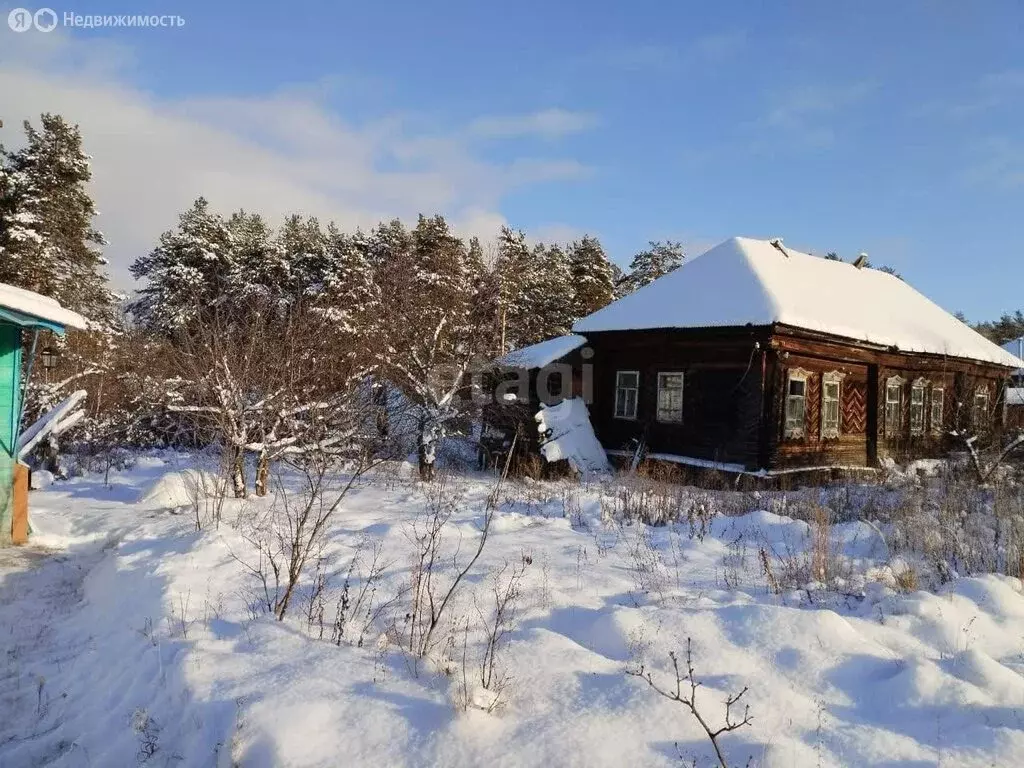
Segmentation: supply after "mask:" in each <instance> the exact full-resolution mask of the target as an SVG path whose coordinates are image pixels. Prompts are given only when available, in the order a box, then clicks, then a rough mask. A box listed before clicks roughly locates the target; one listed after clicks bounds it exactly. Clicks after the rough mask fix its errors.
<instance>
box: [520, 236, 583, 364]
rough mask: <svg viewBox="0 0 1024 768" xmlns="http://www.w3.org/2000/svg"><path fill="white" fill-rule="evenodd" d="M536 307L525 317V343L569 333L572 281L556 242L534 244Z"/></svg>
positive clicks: (571, 317)
mask: <svg viewBox="0 0 1024 768" xmlns="http://www.w3.org/2000/svg"><path fill="white" fill-rule="evenodd" d="M534 261H535V262H536V264H537V270H536V276H537V285H538V289H537V291H536V306H535V307H533V308H532V312H531V313H530V317H529V318H527V320H528V325H527V327H528V330H529V334H528V336H529V338H528V339H527V340H526V341H527V343H529V344H536V343H537V342H540V341H544V340H545V339H550V338H552V337H554V336H562V335H564V334H567V333H569V330H570V329H571V328H572V324H573V321H574V320H575V318H574V317H573V295H574V292H573V284H572V272H571V271H570V268H569V259H568V257H567V256H566V254H565V251H563V250H562V249H561V248H560V247H559V246H557V245H550V246H545V245H538V246H537V247H536V248H535V249H534Z"/></svg>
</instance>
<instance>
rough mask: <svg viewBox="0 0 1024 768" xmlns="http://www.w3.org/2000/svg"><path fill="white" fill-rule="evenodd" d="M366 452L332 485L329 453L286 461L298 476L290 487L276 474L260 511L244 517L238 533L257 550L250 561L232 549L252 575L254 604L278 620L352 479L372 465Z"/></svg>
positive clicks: (318, 552) (316, 553)
mask: <svg viewBox="0 0 1024 768" xmlns="http://www.w3.org/2000/svg"><path fill="white" fill-rule="evenodd" d="M372 464H373V462H372V461H371V460H370V459H368V458H367V457H365V456H361V457H359V458H357V459H356V460H355V461H353V462H352V463H351V464H350V465H349V467H348V479H347V480H344V481H342V482H341V483H340V485H338V486H334V487H332V483H331V480H332V479H334V477H335V475H334V472H333V470H334V462H333V460H332V459H331V457H329V456H328V455H326V454H324V453H320V454H308V455H305V456H302V457H301V458H298V459H296V460H291V461H289V462H288V466H289V468H290V469H292V470H293V475H294V476H296V477H297V479H298V482H299V486H300V488H299V490H298V491H295V492H293V490H292V489H290V488H289V487H288V484H287V483H286V482H285V479H286V478H285V477H284V476H283V475H282V474H280V473H276V474H275V491H276V492H275V494H274V498H273V499H272V501H271V503H270V504H269V506H267V507H265V508H264V511H263V512H262V513H260V512H257V513H255V514H254V515H253V516H252V517H251V518H250V519H247V520H243V528H242V530H241V533H242V536H243V538H245V540H246V541H247V542H248V543H249V544H250V545H251V546H252V548H253V549H254V550H255V552H256V558H255V562H253V561H252V559H251V558H249V557H240V556H238V555H234V553H232V554H233V555H234V557H235V559H236V560H237V561H238V562H239V563H241V564H242V565H243V566H244V567H245V568H246V569H247V570H248V571H249V572H250V573H251V574H252V575H253V576H254V577H255V578H256V580H257V583H258V585H259V593H258V596H257V601H258V606H259V608H261V609H263V610H266V611H268V612H270V613H273V614H274V616H275V617H276V618H277V619H278V621H282V620H283V619H284V617H285V614H286V613H287V611H288V607H289V605H290V603H291V601H292V598H293V596H294V595H295V590H296V587H297V586H298V584H299V582H300V580H301V579H302V576H303V573H304V572H305V569H306V566H307V564H308V563H309V562H310V561H311V560H313V561H316V560H317V559H318V558H320V557H321V556H322V554H323V547H324V544H325V541H326V536H327V531H328V526H329V523H330V521H331V518H332V517H333V516H334V514H335V512H337V510H338V508H339V507H340V506H341V503H342V501H344V499H345V497H346V495H347V494H348V492H349V491H350V490H351V489H352V487H353V485H355V483H356V482H357V481H358V480H359V478H360V476H361V475H362V474H363V473H364V472H365V471H366V470H367V469H369V468H370V467H371V466H372Z"/></svg>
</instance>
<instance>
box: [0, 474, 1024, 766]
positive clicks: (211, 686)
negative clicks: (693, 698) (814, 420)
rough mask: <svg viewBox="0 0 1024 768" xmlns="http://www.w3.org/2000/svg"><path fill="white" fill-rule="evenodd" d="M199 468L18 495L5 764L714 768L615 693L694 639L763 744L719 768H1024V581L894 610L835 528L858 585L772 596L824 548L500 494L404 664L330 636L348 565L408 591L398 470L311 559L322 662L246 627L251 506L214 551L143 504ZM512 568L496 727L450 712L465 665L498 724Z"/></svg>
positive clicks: (407, 504) (632, 690)
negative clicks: (462, 575) (491, 656)
mask: <svg viewBox="0 0 1024 768" xmlns="http://www.w3.org/2000/svg"><path fill="white" fill-rule="evenodd" d="M187 467H188V459H186V458H184V457H181V458H179V459H177V460H174V459H171V460H169V463H165V461H164V460H163V459H160V458H154V457H149V458H144V459H141V460H140V462H139V464H138V465H137V466H136V467H135V468H134V469H132V470H130V471H127V472H123V473H116V472H115V473H112V475H111V478H110V485H109V486H106V485H104V483H103V478H102V476H94V475H90V476H86V477H83V478H78V479H76V480H73V481H69V482H64V483H57V484H54V485H53V486H51V487H50V488H49V489H47V490H45V491H38V492H35V493H33V495H32V505H33V509H34V518H33V524H34V525H35V528H36V534H35V536H34V538H33V543H32V545H31V546H29V547H26V548H20V549H7V550H0V631H2V640H0V644H2V659H3V665H4V666H3V671H2V674H0V765H2V766H4V768H8V767H11V768H16V767H19V766H33V765H59V766H128V765H136V764H139V765H159V766H168V765H184V766H206V765H209V766H231V765H242V766H278V765H296V766H299V765H302V766H341V765H344V766H364V765H365V766H427V765H430V766H434V765H444V766H476V765H488V766H545V767H549V766H563V765H580V766H583V765H586V766H623V765H644V766H647V765H651V766H657V765H678V764H679V763H680V759H681V758H682V759H685V760H687V761H689V760H691V759H693V758H696V760H697V763H698V765H711V764H713V762H712V761H713V760H714V753H713V750H712V747H711V744H710V742H709V741H708V740H707V738H706V736H704V734H703V732H702V730H701V729H700V727H699V726H698V724H697V723H696V721H695V720H694V718H693V717H692V715H691V714H690V713H689V712H688V711H686V710H685V709H684V707H682V706H681V705H679V704H678V703H675V702H672V701H669V700H667V699H665V698H662V697H660V696H658V695H657V694H655V693H654V692H653V691H652V690H651V689H650V688H649V687H648V685H647V684H646V683H645V682H644V681H643V680H641V679H638V678H636V677H632V676H628V675H626V674H625V672H626V671H627V670H630V669H635V668H636V666H637V664H638V663H640V662H641V661H643V662H644V663H645V664H646V669H648V670H650V671H651V672H652V674H653V678H654V680H655V681H656V682H658V683H661V684H662V685H663V686H673V685H674V678H673V677H671V676H670V673H669V671H668V670H669V666H668V657H667V654H668V652H670V651H677V652H680V653H683V652H684V651H685V648H686V642H687V638H692V644H693V661H694V666H695V670H696V677H697V678H698V679H699V680H700V681H701V683H702V685H701V687H699V688H698V689H697V705H698V708H699V710H700V711H701V713H702V714H703V715H704V717H705V718H706V719H707V720H709V721H710V724H711V725H712V726H713V727H717V726H718V725H720V724H721V723H722V718H723V716H724V705H723V702H724V700H725V698H726V697H727V696H728V695H730V694H736V693H739V692H740V691H741V690H742V689H743V688H744V687H747V688H749V691H748V692H747V693H746V694H745V696H744V697H743V699H742V702H745V703H747V704H749V706H750V715H751V717H752V719H753V720H752V724H751V725H750V726H749V727H744V728H741V729H739V730H736V731H734V732H731V733H725V734H723V735H722V736H721V737H720V742H721V744H722V747H723V751H724V752H725V755H726V757H727V759H728V761H729V764H730V765H746V764H747V762H748V759H749V758H753V760H752V762H751V765H762V766H862V765H865V766H866V765H872V766H875V765H905V766H933V765H942V766H993V765H997V766H1010V765H1018V764H1020V759H1021V758H1020V756H1021V755H1022V754H1024V594H1022V589H1021V583H1020V581H1019V580H1017V579H1014V578H1009V577H1002V576H991V575H990V576H982V577H978V578H963V579H959V580H956V581H954V582H952V583H951V584H949V585H947V586H946V587H944V588H942V589H941V590H940V591H939V593H938V594H932V593H928V592H911V593H908V594H901V593H898V592H897V591H894V590H893V589H890V588H889V587H890V586H892V585H893V583H894V582H893V568H892V567H890V566H891V565H892V564H889V565H886V564H885V563H886V561H887V558H888V554H887V553H886V551H885V546H884V543H883V542H882V541H881V538H880V536H879V532H878V531H877V530H876V529H875V528H873V527H871V526H869V525H866V524H863V523H847V524H843V525H837V526H834V527H832V529H831V532H830V542H829V544H830V548H831V551H832V552H833V553H836V555H838V556H840V559H841V560H842V562H844V563H845V564H846V567H849V568H850V569H851V571H850V573H849V574H848V575H847V577H846V579H845V581H844V583H846V584H847V585H848V588H847V589H840V590H837V591H836V590H834V591H831V592H827V593H826V592H822V591H815V590H806V589H802V588H799V585H797V584H788V583H787V584H783V585H782V586H781V588H780V589H779V590H774V589H771V588H769V578H768V576H766V574H765V573H764V570H763V568H762V566H761V565H760V561H761V552H762V550H763V551H764V552H765V554H766V555H767V557H768V558H769V561H770V563H771V564H772V565H771V568H772V570H773V577H774V578H775V579H776V580H778V581H785V580H784V579H783V578H782V573H783V571H784V570H785V568H786V567H787V563H788V564H789V566H792V564H793V563H794V562H797V561H800V560H801V558H804V557H805V556H806V555H807V552H808V547H809V545H810V543H811V540H812V539H813V532H812V530H811V529H810V528H809V527H808V525H807V524H806V523H803V522H800V521H795V520H790V519H788V518H785V517H780V516H778V515H774V514H771V513H768V512H753V513H749V514H746V515H743V516H739V517H730V518H717V519H715V520H713V521H712V522H711V524H710V528H709V530H708V531H707V535H706V536H704V537H703V539H701V537H700V536H699V535H695V536H693V537H692V538H691V535H690V534H691V528H690V526H689V525H686V524H682V525H677V526H664V527H658V528H648V527H646V526H643V525H614V524H602V522H601V519H600V514H599V509H600V498H601V494H602V493H606V492H607V491H608V489H602V488H601V487H600V486H597V485H592V486H589V487H580V486H572V485H570V484H568V483H566V484H564V485H559V486H547V487H545V488H544V489H543V490H542V491H538V490H537V487H536V486H532V485H524V486H520V485H517V484H510V485H509V486H508V487H507V488H506V489H505V493H504V495H503V501H502V504H501V508H500V511H499V513H498V516H497V517H496V518H495V520H494V523H493V527H492V531H491V536H490V538H489V540H488V541H487V544H486V547H485V549H484V553H483V555H482V557H481V560H480V561H479V562H478V563H477V565H476V567H475V568H474V569H473V570H472V571H471V572H470V574H469V576H468V577H467V580H466V582H465V589H464V590H463V591H462V592H461V593H458V595H457V597H456V600H455V603H454V604H453V605H452V606H451V607H450V608H449V609H448V611H449V613H448V615H447V618H448V619H450V621H445V622H444V629H443V634H444V635H445V637H446V638H447V639H446V640H445V641H443V642H441V643H440V644H439V645H438V649H437V651H436V652H435V653H434V654H433V655H432V660H431V661H430V662H428V663H423V664H420V665H416V664H415V663H414V662H413V660H412V659H411V658H410V657H409V656H408V654H407V653H405V652H404V651H403V650H402V649H401V648H400V647H399V645H398V643H397V640H398V633H397V632H393V633H391V635H390V636H389V635H388V634H381V633H380V632H378V629H379V627H378V626H377V625H375V626H374V628H373V629H372V630H368V631H367V632H366V633H365V634H364V638H363V640H364V641H363V643H362V645H361V646H360V645H359V644H358V642H357V641H356V638H354V637H352V636H351V635H352V634H353V633H352V632H349V633H347V634H348V636H347V637H346V638H345V639H344V640H343V641H342V643H341V644H340V645H336V644H334V643H332V642H330V641H329V638H330V636H331V625H332V624H333V621H334V618H335V609H336V606H337V604H338V602H339V599H341V597H342V592H343V584H344V581H345V577H346V574H348V573H350V564H351V561H352V558H353V556H356V554H357V553H358V557H359V560H360V563H361V565H359V566H358V567H356V568H354V569H352V571H351V573H352V574H353V578H352V579H351V582H352V583H351V585H350V586H351V587H352V591H351V592H350V597H351V595H352V594H355V592H356V591H357V589H358V580H357V579H356V578H355V576H354V574H357V573H364V574H365V572H366V570H367V563H368V562H369V560H370V559H371V558H370V555H369V553H370V552H371V551H372V549H373V546H374V544H379V545H380V546H382V548H383V550H382V551H383V554H382V561H383V562H385V564H386V567H385V568H384V569H383V572H382V576H381V581H380V583H379V585H378V591H377V597H376V598H375V600H376V603H375V605H383V604H384V603H386V601H387V600H388V599H389V597H390V596H392V595H394V594H396V593H398V592H399V591H400V590H401V589H402V588H403V587H404V586H405V585H407V584H408V583H409V565H410V561H411V553H412V543H411V541H410V530H411V529H410V526H411V524H412V522H413V521H414V520H415V518H416V517H417V515H419V514H421V513H422V511H423V509H424V505H425V504H426V498H427V497H426V495H425V491H424V489H423V487H422V486H421V485H419V484H417V483H414V482H412V481H411V480H407V479H404V478H400V477H396V475H395V474H394V473H390V474H386V475H380V476H377V477H375V478H374V479H371V480H367V481H365V482H363V483H361V484H360V485H358V486H357V488H356V489H355V490H354V491H353V492H352V493H351V494H350V495H349V496H348V497H347V498H346V500H345V502H344V505H343V507H342V509H341V510H340V511H339V513H338V515H337V517H336V518H335V519H334V520H333V525H332V528H331V530H330V532H329V543H328V546H327V549H326V550H325V552H324V555H323V564H324V568H325V571H326V573H327V575H328V585H327V591H326V596H325V600H324V604H325V605H326V618H325V624H326V629H325V639H320V638H319V634H320V628H319V621H318V620H317V619H314V621H313V623H312V625H310V623H309V621H308V610H307V605H306V603H307V602H308V601H307V600H306V598H304V597H303V598H302V599H300V600H298V601H296V602H295V604H294V606H293V609H292V611H291V612H290V613H289V615H288V616H287V617H286V619H285V621H283V622H277V621H275V620H274V618H273V617H272V616H267V615H260V616H255V615H254V613H253V611H252V609H251V605H252V597H253V595H254V592H253V588H254V581H253V578H252V576H251V574H248V573H247V571H246V569H245V567H244V566H243V564H242V563H249V564H251V563H253V562H254V561H253V560H252V557H253V556H254V555H253V552H252V550H251V549H250V548H249V545H248V544H247V542H246V541H244V540H243V538H242V537H241V536H240V534H239V532H238V530H237V529H236V528H235V527H234V526H233V525H232V524H231V523H232V522H234V521H235V519H236V518H237V516H239V515H242V516H245V515H248V514H253V511H254V510H256V509H259V504H258V503H257V502H251V503H250V504H249V505H243V504H236V503H233V502H232V503H229V504H228V505H226V506H225V510H224V522H222V524H221V525H220V526H219V528H215V527H213V526H209V527H207V529H206V530H203V531H202V532H196V531H195V525H194V521H193V515H192V512H191V511H190V510H188V509H185V510H183V511H180V512H179V513H177V514H172V513H171V512H169V511H167V510H166V509H163V508H162V507H163V506H164V505H165V504H167V503H172V502H168V501H167V498H168V497H173V496H174V494H175V493H183V492H184V493H186V495H187V486H188V483H184V484H182V483H178V484H177V485H175V484H174V483H170V484H164V486H163V487H161V488H159V489H155V490H156V492H154V489H153V488H152V487H151V484H152V482H153V480H154V479H155V478H157V477H159V476H160V475H161V474H162V473H164V472H167V471H169V470H173V469H184V468H187ZM191 477H193V478H196V477H199V475H192V476H191ZM445 482H446V484H447V485H446V490H445V493H446V494H448V498H449V500H451V501H452V503H453V505H454V508H455V509H456V512H455V515H454V517H453V519H452V521H451V522H450V524H449V526H448V528H447V529H446V530H447V535H448V539H447V540H448V543H449V545H454V543H455V542H456V541H458V540H460V537H461V548H460V552H459V558H460V562H465V561H466V559H467V558H468V555H469V553H470V551H471V550H473V549H474V548H475V542H476V537H477V531H478V528H479V526H480V524H481V521H482V519H483V515H484V505H485V500H486V498H487V496H488V494H489V493H490V491H491V488H492V483H493V480H492V479H491V478H487V477H484V476H475V477H468V478H450V479H448V480H446V481H445ZM147 489H148V491H149V492H148V493H147V492H146V491H147ZM183 489H184V490H183ZM434 493H435V494H436V491H435V492H434ZM140 498H143V499H144V501H139V499H140ZM161 499H163V500H162V501H161ZM699 529H700V525H699V521H698V525H697V529H696V533H698V534H699V533H700V530H699ZM445 562H448V561H447V560H446V561H445ZM505 563H508V564H509V565H508V567H507V568H506V569H505V571H504V572H503V573H502V574H501V575H500V576H498V577H497V578H498V579H499V583H507V582H501V579H507V577H508V576H509V574H510V573H511V569H513V568H521V569H523V570H524V572H525V575H524V576H523V580H522V583H521V590H520V592H521V595H520V597H519V598H518V599H517V600H516V601H515V604H516V612H515V621H514V630H513V632H512V634H511V636H510V643H509V644H508V645H507V646H506V647H503V648H501V649H500V650H499V655H498V667H499V672H502V671H503V672H504V674H505V675H507V678H508V681H509V682H508V683H507V684H506V686H505V688H504V691H503V694H502V697H501V702H500V706H499V707H497V708H496V709H495V711H493V712H487V711H485V710H484V709H482V708H479V707H476V706H470V707H469V708H468V710H467V711H463V710H464V709H465V708H464V707H462V706H460V704H459V702H460V701H461V700H462V699H463V673H462V670H463V661H462V660H463V656H464V655H465V658H466V662H465V668H466V669H467V670H468V673H467V678H466V689H467V690H468V692H469V698H470V699H472V700H474V701H476V702H482V703H491V699H489V698H487V696H486V695H485V693H484V692H482V691H480V690H478V689H479V685H478V683H476V682H475V681H476V679H477V678H478V677H479V671H478V669H477V667H478V664H479V659H480V653H481V648H482V647H483V645H482V638H481V636H480V635H479V632H478V625H480V624H481V623H483V622H482V620H481V619H480V617H481V616H483V617H485V618H486V617H487V616H488V615H489V612H490V610H491V605H492V603H493V591H492V588H493V585H494V579H495V573H496V570H497V569H499V568H500V567H501V566H502V565H503V564H505ZM897 568H898V566H897ZM313 572H314V566H313V565H311V566H310V575H311V576H312V574H313ZM886 584H888V585H889V586H886ZM794 587H797V588H794ZM776 591H778V592H779V594H776ZM844 593H845V594H844ZM404 605H405V603H404V602H402V601H398V602H396V603H395V604H394V605H393V609H394V619H395V621H396V628H398V629H400V627H401V622H402V617H403V611H404V610H406V608H405V607H404ZM314 613H315V611H314ZM467 622H468V623H469V625H470V628H471V629H470V634H469V636H468V637H467V636H466V634H465V630H464V627H465V626H466V623H467ZM357 624H359V621H358V620H357V621H355V623H354V624H353V626H354V625H357ZM449 636H450V637H449ZM449 640H450V644H449ZM464 641H465V651H463V643H464ZM446 646H447V650H446ZM417 672H418V674H417ZM740 714H741V715H742V713H740ZM687 764H688V763H687Z"/></svg>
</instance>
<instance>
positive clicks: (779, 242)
mask: <svg viewBox="0 0 1024 768" xmlns="http://www.w3.org/2000/svg"><path fill="white" fill-rule="evenodd" d="M768 242H769V243H771V244H772V245H774V246H775V247H776V248H778V249H779V252H780V253H781V254H782V255H783V256H785V257H786V258H787V259H788V258H789V251H787V250H786V247H785V246H784V245H783V244H782V238H781V237H773V238H772V239H771V240H769V241H768Z"/></svg>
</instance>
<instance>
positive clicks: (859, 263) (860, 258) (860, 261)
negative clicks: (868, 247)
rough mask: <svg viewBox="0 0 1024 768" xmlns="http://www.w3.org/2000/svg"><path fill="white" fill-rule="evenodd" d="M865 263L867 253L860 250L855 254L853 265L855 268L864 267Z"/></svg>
mask: <svg viewBox="0 0 1024 768" xmlns="http://www.w3.org/2000/svg"><path fill="white" fill-rule="evenodd" d="M867 263H868V255H867V254H866V253H864V251H861V252H860V253H859V254H857V259H856V261H854V262H853V266H855V267H856V268H857V269H864V265H865V264H867Z"/></svg>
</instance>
